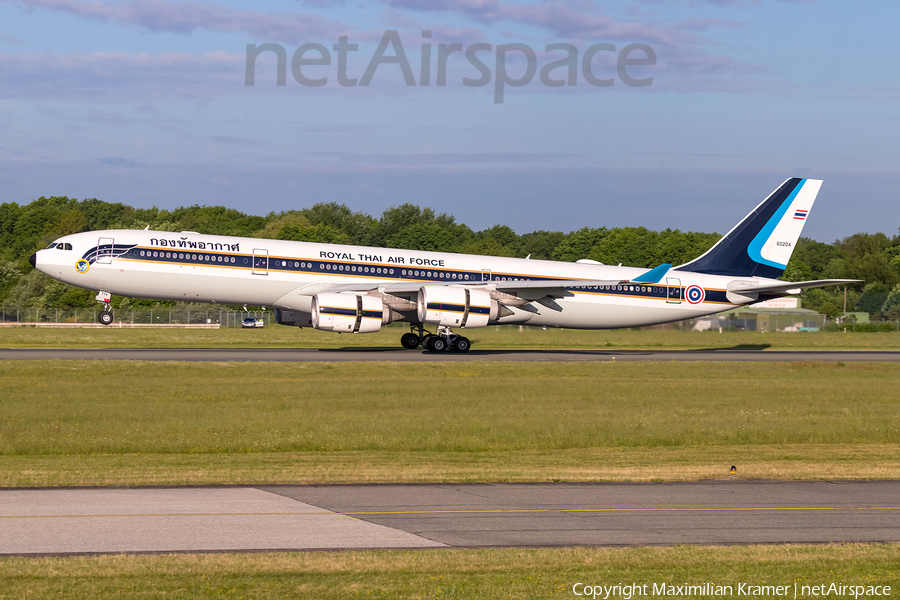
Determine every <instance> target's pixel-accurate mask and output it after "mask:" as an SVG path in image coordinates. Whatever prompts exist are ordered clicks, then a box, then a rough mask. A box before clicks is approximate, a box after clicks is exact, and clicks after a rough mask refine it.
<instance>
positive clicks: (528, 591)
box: [0, 544, 900, 600]
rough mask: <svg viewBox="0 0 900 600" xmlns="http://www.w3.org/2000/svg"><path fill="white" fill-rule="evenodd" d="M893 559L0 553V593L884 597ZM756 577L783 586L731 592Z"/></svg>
mask: <svg viewBox="0 0 900 600" xmlns="http://www.w3.org/2000/svg"><path fill="white" fill-rule="evenodd" d="M898 564H900V546H897V545H862V544H848V545H827V546H808V545H800V546H748V547H687V546H681V547H670V548H560V549H491V550H425V551H421V550H420V551H381V552H371V551H369V552H335V553H328V552H326V553H300V554H291V553H265V554H210V555H160V556H123V555H117V556H87V557H64V558H3V559H0V583H2V586H0V599H3V598H55V599H58V600H68V599H71V600H81V599H90V600H93V599H95V598H105V599H116V598H122V599H126V598H128V599H130V598H160V597H163V598H169V599H172V600H177V599H181V598H185V599H187V598H191V599H194V598H234V599H247V600H250V599H252V600H270V599H271V600H275V599H283V598H304V599H310V600H318V599H323V600H325V599H327V600H341V599H345V598H347V599H349V598H376V599H382V598H384V599H394V600H400V599H410V600H412V599H416V600H419V599H425V598H436V599H445V598H451V599H466V600H480V599H488V598H490V599H496V598H503V599H526V598H527V599H538V600H540V599H553V598H578V597H579V596H576V595H575V593H574V592H573V588H574V589H578V590H580V591H581V592H582V593H583V591H584V586H585V585H588V586H591V587H593V586H598V585H605V586H615V585H626V586H627V585H631V584H637V585H638V586H644V585H646V586H647V588H646V591H647V592H650V593H652V592H653V591H654V587H653V586H654V585H655V586H657V589H659V588H660V586H666V588H667V589H668V587H669V586H674V587H675V588H676V590H677V587H678V586H690V585H696V586H705V585H707V584H711V585H713V586H731V588H732V592H733V593H732V594H731V595H732V596H734V597H738V596H740V595H742V596H743V597H783V598H793V597H794V594H793V590H794V585H795V584H796V585H797V589H798V591H800V592H801V593H799V594H798V596H797V597H798V598H835V597H853V596H847V595H843V596H836V595H834V594H831V595H828V594H823V595H814V594H813V593H812V587H813V586H822V585H825V586H830V585H831V584H835V585H837V586H863V588H864V589H865V588H866V587H870V586H880V589H881V590H882V591H884V588H883V587H881V586H890V587H891V591H890V596H888V597H892V596H895V595H896V594H897V592H898V590H900V568H898V566H897V565H898ZM579 583H581V584H583V585H581V586H580V587H577V588H576V587H575V586H576V584H579ZM763 585H770V586H787V589H788V590H790V592H789V594H788V595H785V596H760V595H755V594H747V593H744V594H739V590H740V589H741V586H743V590H744V591H745V592H748V591H753V590H754V586H763ZM804 586H807V588H808V589H807V593H806V594H803V593H802V592H803V590H804ZM620 589H621V588H620ZM707 589H708V588H707ZM642 591H644V589H643V588H642ZM694 591H695V592H700V591H701V590H700V589H697V588H695V589H694ZM685 592H688V593H685ZM689 592H690V589H689V588H687V587H683V588H682V594H679V596H680V597H684V598H710V597H725V595H714V596H710V595H702V594H701V593H689ZM599 597H601V598H602V597H603V595H600V596H599ZM609 597H610V598H615V599H617V600H618V599H623V600H627V598H628V596H627V595H624V594H622V593H621V592H619V593H613V594H611V595H610V596H609ZM633 597H635V598H641V597H644V596H633ZM651 597H652V595H651ZM871 597H874V596H871ZM880 597H882V598H884V597H885V596H880Z"/></svg>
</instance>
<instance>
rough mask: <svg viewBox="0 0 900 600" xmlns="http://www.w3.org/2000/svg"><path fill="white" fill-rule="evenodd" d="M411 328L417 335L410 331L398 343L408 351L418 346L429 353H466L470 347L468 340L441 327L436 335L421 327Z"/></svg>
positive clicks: (447, 328) (414, 326) (470, 343)
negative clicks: (450, 351) (416, 330)
mask: <svg viewBox="0 0 900 600" xmlns="http://www.w3.org/2000/svg"><path fill="white" fill-rule="evenodd" d="M412 328H413V329H418V333H416V332H415V331H410V332H409V333H404V334H403V337H401V338H400V343H401V344H402V345H403V347H404V348H408V349H409V350H415V349H416V348H418V347H419V344H421V345H422V347H423V348H425V349H426V350H427V351H429V352H445V351H447V350H452V351H454V352H468V351H469V348H471V347H472V342H470V341H469V338H467V337H463V336H461V335H457V334H455V333H453V332H452V331H451V330H450V328H449V327H444V326H443V325H441V326H439V327H438V328H437V334H433V333H428V332H427V331H425V329H424V327H423V326H422V325H413V326H412Z"/></svg>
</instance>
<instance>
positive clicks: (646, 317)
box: [35, 230, 773, 329]
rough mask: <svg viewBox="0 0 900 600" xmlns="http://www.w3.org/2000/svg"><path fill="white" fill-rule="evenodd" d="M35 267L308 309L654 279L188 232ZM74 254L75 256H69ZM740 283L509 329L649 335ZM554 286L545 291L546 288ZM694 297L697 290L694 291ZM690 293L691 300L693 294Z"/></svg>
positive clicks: (726, 305) (574, 290) (80, 245)
mask: <svg viewBox="0 0 900 600" xmlns="http://www.w3.org/2000/svg"><path fill="white" fill-rule="evenodd" d="M56 242H58V243H59V244H60V245H62V246H63V248H57V247H52V248H47V249H44V250H40V251H38V252H37V253H36V257H35V261H36V264H35V266H36V267H37V268H38V269H40V270H41V271H43V272H44V273H47V274H48V275H50V276H52V277H54V278H56V279H59V280H60V281H64V282H66V283H69V284H72V285H75V286H78V287H82V288H88V289H94V290H98V291H106V292H110V293H112V294H115V295H123V296H133V297H141V298H155V299H160V300H184V301H192V302H218V303H226V304H248V305H258V306H271V307H276V308H280V309H286V310H294V311H301V312H304V313H308V312H309V311H310V310H311V307H310V305H311V300H312V297H313V296H314V295H315V294H317V293H319V292H320V291H323V290H334V288H335V287H339V286H345V285H356V284H377V285H378V286H381V287H382V289H383V288H384V286H389V285H391V284H398V283H403V284H417V283H422V284H423V285H425V284H427V285H441V284H445V285H449V286H452V285H454V284H457V285H459V284H470V285H471V284H473V283H474V282H484V283H485V284H486V286H487V287H490V284H491V283H496V282H503V281H508V280H517V279H519V280H535V279H540V280H554V279H555V280H583V281H626V280H632V279H634V278H636V277H638V276H639V275H641V274H642V273H645V272H646V271H647V269H643V268H634V267H615V266H609V265H600V264H583V263H566V262H555V261H545V260H528V259H520V258H503V257H494V256H477V255H464V254H452V253H446V252H422V251H415V250H397V249H389V248H370V247H361V246H343V245H334V244H318V243H309V242H291V241H281V240H269V239H255V238H239V237H229V236H216V235H203V234H199V233H192V232H181V233H172V232H160V231H136V230H111V231H92V232H87V233H78V234H73V235H68V236H65V237H62V238H60V239H58V240H56ZM67 245H71V250H69V249H66V248H67V247H68V246H67ZM737 281H740V282H741V283H744V284H754V283H765V282H766V281H773V280H760V279H739V278H735V277H723V276H716V275H706V274H700V273H692V272H689V271H679V270H677V269H672V270H670V271H669V272H668V274H667V275H666V276H665V277H663V279H662V280H661V281H659V282H658V283H649V284H646V283H642V284H638V283H620V284H617V285H603V286H592V287H591V288H590V289H579V288H578V287H569V288H568V291H569V292H570V295H567V296H566V297H562V298H558V299H557V300H556V302H557V303H558V307H559V308H561V310H553V309H550V308H547V307H545V306H542V305H540V304H534V305H533V306H534V308H536V309H537V312H526V311H524V310H517V309H514V310H513V312H514V314H513V315H511V316H510V315H507V316H506V317H504V318H501V319H500V321H499V322H504V323H527V324H528V325H537V326H548V327H565V328H575V329H607V328H619V327H636V326H643V325H652V324H658V323H665V322H671V321H677V320H681V319H687V318H692V317H698V316H701V315H706V314H712V313H717V312H721V311H724V310H728V309H730V308H733V307H735V306H738V305H740V304H746V303H749V302H751V301H755V298H753V299H751V298H747V299H746V301H744V300H743V299H737V300H735V297H734V295H727V294H726V290H727V288H728V285H729V284H730V283H732V282H737ZM548 283H549V281H548ZM692 286H699V288H700V290H699V291H698V290H697V289H696V288H695V289H689V288H692ZM687 292H690V294H688V293H687Z"/></svg>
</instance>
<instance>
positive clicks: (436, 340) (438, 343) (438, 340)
mask: <svg viewBox="0 0 900 600" xmlns="http://www.w3.org/2000/svg"><path fill="white" fill-rule="evenodd" d="M429 342H430V346H431V347H430V348H429V350H431V351H432V352H443V351H444V350H446V349H447V342H446V341H445V340H444V338H442V337H441V336H439V335H436V336H434V337H433V338H431V339H430V340H429Z"/></svg>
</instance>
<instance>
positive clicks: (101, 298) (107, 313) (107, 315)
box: [96, 292, 113, 325]
mask: <svg viewBox="0 0 900 600" xmlns="http://www.w3.org/2000/svg"><path fill="white" fill-rule="evenodd" d="M96 300H97V302H99V303H101V304H102V305H103V310H101V311H100V314H99V315H97V321H99V322H100V324H101V325H112V322H113V313H112V308H110V306H109V302H110V300H112V294H110V293H109V292H97V297H96Z"/></svg>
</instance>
